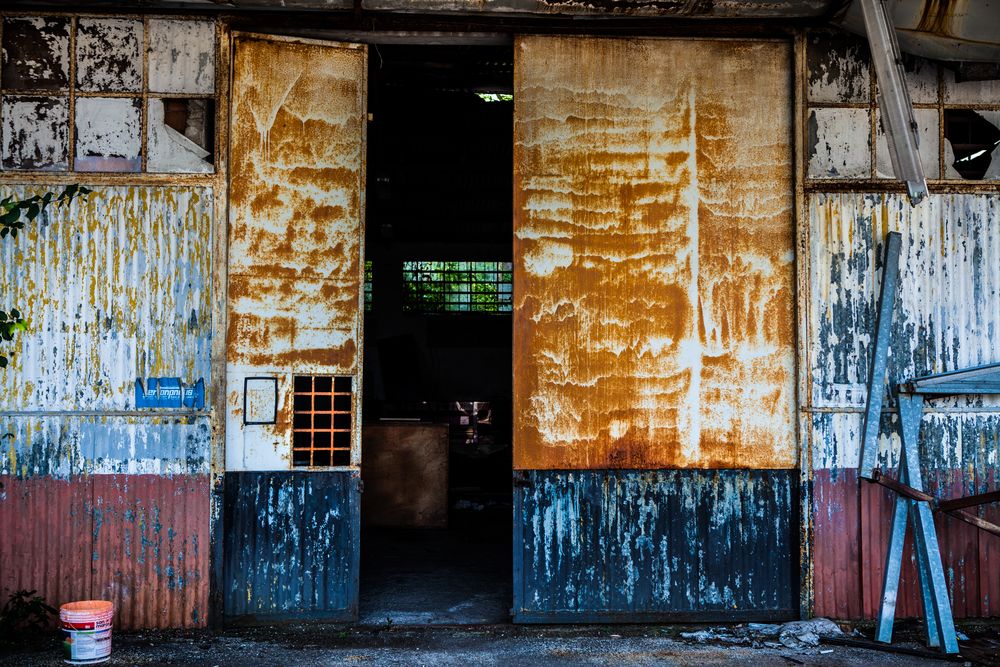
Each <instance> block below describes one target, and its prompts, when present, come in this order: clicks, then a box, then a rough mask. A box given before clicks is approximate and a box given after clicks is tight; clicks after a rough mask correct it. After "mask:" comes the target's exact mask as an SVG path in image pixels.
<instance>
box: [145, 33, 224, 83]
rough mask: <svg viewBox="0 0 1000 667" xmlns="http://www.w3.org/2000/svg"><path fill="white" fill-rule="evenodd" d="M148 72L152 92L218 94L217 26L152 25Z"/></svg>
mask: <svg viewBox="0 0 1000 667" xmlns="http://www.w3.org/2000/svg"><path fill="white" fill-rule="evenodd" d="M148 69H149V89H150V90H151V91H153V92H157V93H212V92H215V24H214V22H212V21H184V20H172V19H156V20H152V21H150V22H149V65H148Z"/></svg>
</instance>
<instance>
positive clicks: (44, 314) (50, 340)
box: [0, 186, 213, 411]
mask: <svg viewBox="0 0 1000 667" xmlns="http://www.w3.org/2000/svg"><path fill="white" fill-rule="evenodd" d="M93 189H94V193H93V194H91V195H90V196H89V198H88V199H87V200H85V201H84V200H81V199H76V200H74V202H73V203H72V204H71V205H70V206H68V207H51V208H50V209H48V211H47V212H46V214H45V216H44V217H41V218H39V219H38V220H37V221H35V222H34V223H32V224H29V225H27V226H26V227H25V229H24V230H23V231H22V233H21V234H19V235H18V237H17V239H6V240H5V242H4V243H3V244H0V257H2V259H3V261H2V262H0V295H3V302H4V306H8V305H17V306H19V307H20V309H21V310H22V311H24V313H25V315H26V319H27V320H28V330H27V331H26V332H23V333H21V334H19V335H18V337H17V338H16V339H15V347H14V352H15V357H14V361H13V365H14V370H15V371H16V372H11V371H7V372H5V373H3V374H0V406H3V407H2V410H5V411H7V410H32V411H39V410H42V411H44V410H92V411H93V410H127V409H131V408H133V407H134V406H133V401H134V383H135V379H136V377H143V378H145V377H180V378H182V379H183V380H185V381H188V382H195V381H197V380H198V379H199V378H206V380H207V379H208V378H209V375H210V368H209V366H210V364H209V356H210V354H209V353H210V346H211V337H212V322H211V299H210V289H211V243H210V239H211V233H212V232H211V228H212V218H213V196H212V189H211V188H204V187H201V188H193V187H140V186H122V187H94V188H93ZM42 191H44V189H36V188H33V187H32V188H29V187H26V186H16V187H12V186H4V187H3V188H0V193H2V195H3V196H6V195H7V194H13V195H15V196H19V197H20V196H24V195H27V194H29V193H35V192H42ZM209 390H210V391H211V387H210V388H209Z"/></svg>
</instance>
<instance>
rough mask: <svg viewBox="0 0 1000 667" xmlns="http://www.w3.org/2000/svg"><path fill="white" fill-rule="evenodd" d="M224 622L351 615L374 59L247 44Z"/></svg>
mask: <svg viewBox="0 0 1000 667" xmlns="http://www.w3.org/2000/svg"><path fill="white" fill-rule="evenodd" d="M230 123H231V130H230V137H231V142H230V147H229V148H230V162H231V170H230V174H231V180H230V215H229V223H230V224H229V257H228V269H229V285H228V315H229V325H228V336H227V341H226V350H227V355H226V385H227V386H226V400H227V423H226V476H225V492H224V495H225V499H224V503H223V517H222V520H223V525H224V531H225V533H224V534H225V537H224V556H223V559H224V572H223V579H224V583H223V586H224V590H223V597H224V604H225V614H226V617H227V618H230V619H234V618H261V619H268V618H323V619H328V620H351V619H354V618H356V617H357V601H358V565H359V563H358V560H359V525H360V521H359V511H360V510H359V505H360V499H359V493H360V464H361V419H360V416H361V415H360V410H361V407H360V406H361V385H362V382H361V378H362V370H361V361H362V356H361V350H362V321H363V301H362V299H363V298H364V297H363V290H362V285H363V280H364V278H363V275H364V269H363V267H364V261H363V257H362V254H363V238H364V184H365V143H366V126H367V50H366V47H365V46H363V45H357V44H339V43H332V42H323V41H316V40H302V39H293V38H285V37H274V36H264V35H254V34H243V33H238V34H236V35H234V38H233V86H232V107H231V116H230Z"/></svg>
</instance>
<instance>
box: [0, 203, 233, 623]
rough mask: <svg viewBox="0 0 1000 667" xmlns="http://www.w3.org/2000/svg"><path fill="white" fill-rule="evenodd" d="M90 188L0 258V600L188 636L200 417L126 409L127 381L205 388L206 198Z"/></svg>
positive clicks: (203, 442)
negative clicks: (107, 604)
mask: <svg viewBox="0 0 1000 667" xmlns="http://www.w3.org/2000/svg"><path fill="white" fill-rule="evenodd" d="M49 189H53V190H59V189H61V186H50V187H46V186H41V185H37V186H25V185H15V186H11V185H8V186H2V187H0V196H6V195H8V194H11V195H14V196H15V197H18V198H22V197H25V196H29V195H31V194H33V193H36V192H39V193H40V192H43V191H46V190H49ZM93 189H94V192H93V194H91V195H90V196H89V198H87V199H86V200H81V199H77V200H75V201H74V202H73V203H72V204H71V205H69V206H58V207H56V206H54V207H51V208H50V209H49V210H48V212H47V213H46V214H44V215H43V216H40V217H39V218H38V219H36V221H35V222H33V223H30V224H28V225H27V226H26V227H25V229H24V230H23V232H22V233H21V234H19V235H18V237H17V239H5V240H4V242H3V243H2V244H0V260H2V261H0V304H3V305H2V307H9V306H10V305H15V304H16V305H18V306H19V307H20V308H21V310H22V311H23V312H24V315H25V318H26V319H27V322H28V330H27V331H26V332H22V333H21V334H19V335H18V337H17V338H16V339H15V345H14V349H13V351H14V353H15V354H14V357H13V359H12V362H11V366H10V368H8V369H7V370H6V371H4V372H2V373H0V406H2V407H0V432H2V433H10V434H11V435H12V437H9V438H4V439H3V442H2V446H0V451H2V452H3V457H2V459H0V532H2V533H3V534H4V535H7V536H15V537H13V538H12V539H5V540H3V541H2V543H0V593H3V594H6V593H9V592H11V591H13V590H18V589H21V588H27V589H29V590H30V589H36V590H38V591H39V593H40V594H41V595H44V596H45V597H46V599H47V601H48V602H49V603H50V604H54V605H58V604H61V603H63V602H67V601H70V600H76V599H81V598H84V599H86V598H99V599H107V600H112V601H113V602H114V603H115V608H116V619H115V623H116V627H121V628H142V627H189V626H203V625H205V623H206V622H207V614H208V581H209V577H208V553H209V542H210V539H209V516H210V513H209V498H210V493H209V472H210V459H211V431H212V429H211V418H210V416H209V414H208V413H205V412H192V411H185V412H183V413H182V414H178V415H164V414H155V415H154V414H147V413H145V412H143V411H140V410H136V409H135V405H134V403H133V397H134V383H135V379H136V378H137V377H142V378H146V377H160V376H165V377H180V378H181V379H182V380H184V381H186V382H192V381H194V380H197V379H199V378H204V379H205V380H206V382H209V381H210V376H211V369H210V345H211V338H212V317H211V299H210V285H211V247H212V243H211V235H212V219H213V209H214V198H213V191H212V189H211V188H209V187H149V186H127V185H123V186H114V187H110V186H93ZM208 390H209V391H212V387H211V386H209V389H208ZM40 554H41V556H40Z"/></svg>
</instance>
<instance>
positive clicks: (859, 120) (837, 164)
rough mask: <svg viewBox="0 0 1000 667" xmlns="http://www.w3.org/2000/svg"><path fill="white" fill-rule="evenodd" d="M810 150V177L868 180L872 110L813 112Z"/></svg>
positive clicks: (830, 109)
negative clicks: (870, 115) (870, 116)
mask: <svg viewBox="0 0 1000 667" xmlns="http://www.w3.org/2000/svg"><path fill="white" fill-rule="evenodd" d="M807 147H808V149H809V155H808V156H807V157H808V159H809V168H808V173H807V175H808V176H809V178H868V177H869V175H870V173H869V171H870V165H871V153H870V150H871V149H870V147H871V128H870V127H869V125H868V109H839V108H817V109H810V111H809V142H808V144H807Z"/></svg>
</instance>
